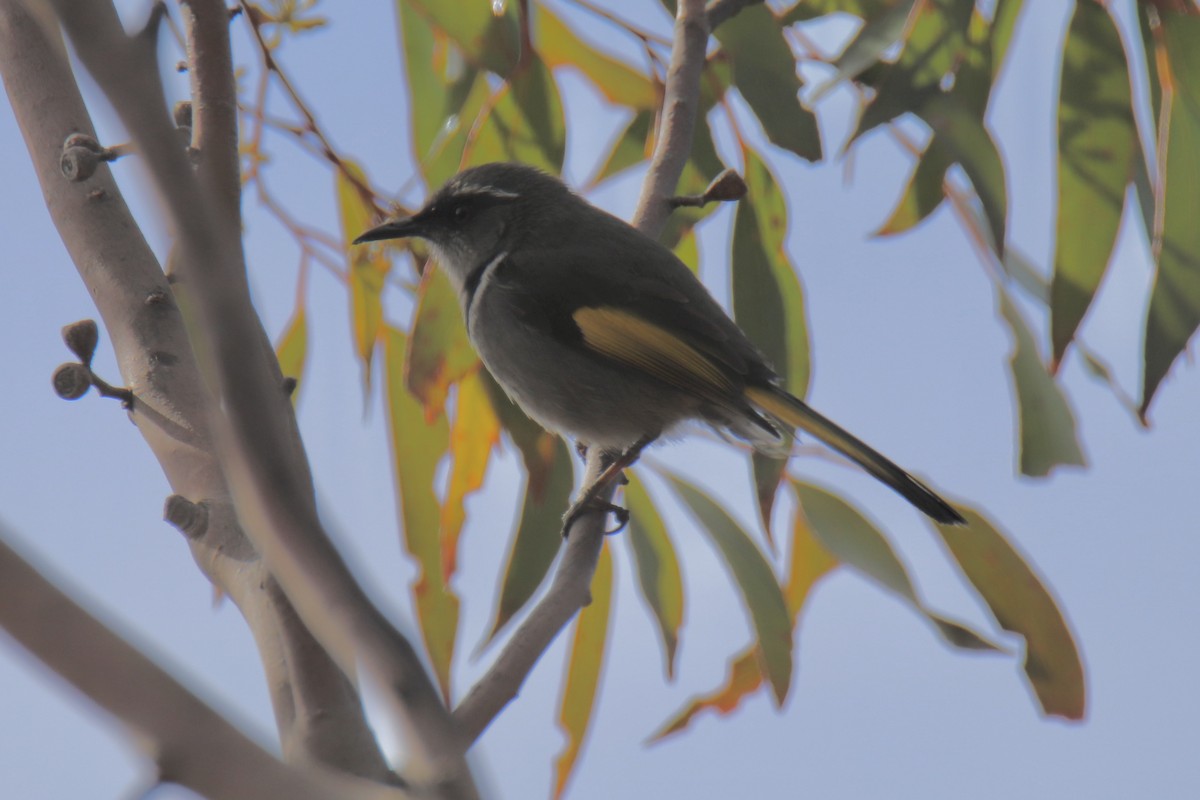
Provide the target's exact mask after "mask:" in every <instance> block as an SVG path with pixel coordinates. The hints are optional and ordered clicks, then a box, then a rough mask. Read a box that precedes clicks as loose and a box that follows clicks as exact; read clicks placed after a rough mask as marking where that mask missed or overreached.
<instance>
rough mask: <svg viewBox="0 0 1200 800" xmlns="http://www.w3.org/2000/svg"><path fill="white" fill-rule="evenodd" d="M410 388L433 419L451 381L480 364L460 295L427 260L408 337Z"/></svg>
mask: <svg viewBox="0 0 1200 800" xmlns="http://www.w3.org/2000/svg"><path fill="white" fill-rule="evenodd" d="M408 348H409V349H408V360H407V361H406V364H407V366H408V374H407V375H405V380H406V381H407V385H408V390H409V391H410V392H412V393H413V394H414V395H415V396H416V397H417V399H419V400H420V401H421V403H422V404H423V405H424V406H425V416H426V417H428V418H430V419H432V418H433V417H435V416H436V415H438V414H441V413H442V409H443V407H444V406H445V405H446V394H447V392H449V391H450V384H452V383H454V382H455V381H457V380H459V379H460V378H462V377H463V376H464V375H466V374H467V373H469V372H471V371H472V370H474V369H476V368H477V367H478V366H479V357H478V356H477V355H475V348H473V347H472V346H471V342H470V340H469V339H468V338H467V329H466V327H465V326H464V325H463V321H462V311H460V310H459V303H458V295H457V294H456V293H455V291H454V287H453V286H451V285H450V280H449V279H448V278H447V277H446V275H445V273H443V272H442V270H440V269H436V268H434V266H433V264H432V263H430V264H426V266H425V271H424V273H422V275H421V284H420V286H419V287H418V288H417V310H416V314H415V315H414V317H413V329H412V334H411V335H410V336H409V340H408Z"/></svg>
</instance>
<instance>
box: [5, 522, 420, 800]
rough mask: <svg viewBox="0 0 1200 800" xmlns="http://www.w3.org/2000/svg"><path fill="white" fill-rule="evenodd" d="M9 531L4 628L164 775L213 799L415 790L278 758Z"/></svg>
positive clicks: (380, 797)
mask: <svg viewBox="0 0 1200 800" xmlns="http://www.w3.org/2000/svg"><path fill="white" fill-rule="evenodd" d="M3 533H4V532H3V531H0V627H3V628H4V630H5V631H7V632H8V633H9V635H11V636H12V637H13V639H15V640H16V641H17V642H18V643H20V644H21V645H22V646H23V647H25V648H26V649H27V650H28V651H29V652H30V653H31V654H33V655H34V656H35V657H36V658H37V659H38V660H40V661H41V662H42V663H43V664H45V665H46V666H48V667H50V668H51V669H53V670H54V671H55V672H56V673H58V675H60V676H61V677H63V678H64V679H66V680H67V681H69V682H70V683H71V684H72V685H73V686H74V687H75V688H77V689H78V690H79V691H81V692H82V693H83V694H85V695H86V696H87V697H88V699H90V700H92V701H93V702H95V703H96V704H98V705H99V706H101V707H102V708H104V709H105V710H106V711H108V712H109V713H110V714H112V715H113V716H115V717H116V718H117V719H119V720H121V722H122V723H124V724H125V725H126V726H127V727H128V728H129V729H130V730H131V731H132V732H133V733H134V734H135V735H136V737H137V739H138V741H139V742H140V743H141V744H142V745H143V746H144V747H145V748H146V749H148V750H149V751H150V753H151V754H152V755H153V757H154V760H155V762H156V763H157V765H158V768H159V780H160V781H162V782H170V783H177V784H179V785H181V786H186V787H188V788H189V789H192V790H193V791H195V792H197V793H198V794H201V795H203V796H205V797H209V798H213V800H225V799H226V798H227V799H228V800H239V799H240V798H245V797H259V798H295V800H310V799H311V800H322V798H329V797H345V798H362V800H367V798H371V799H372V800H375V799H377V800H385V798H393V799H396V798H401V797H407V796H409V795H407V794H404V793H402V792H401V791H400V790H398V789H395V788H390V787H383V786H380V785H378V784H375V783H371V782H367V781H361V780H356V779H350V778H347V777H346V776H338V775H335V774H333V773H331V772H328V771H325V770H316V769H312V768H309V769H306V770H303V771H301V770H297V769H294V768H291V767H288V766H287V765H285V764H283V763H281V762H280V761H278V760H277V759H275V758H274V757H273V756H271V755H270V754H269V753H268V752H266V751H265V750H263V749H262V748H261V747H260V746H259V745H258V744H256V743H255V742H253V741H252V740H251V739H249V738H248V737H247V736H246V735H245V734H243V733H242V732H241V731H239V730H238V729H237V728H235V727H234V726H233V725H231V724H230V723H229V722H228V720H226V719H225V718H224V717H222V716H221V715H220V714H218V713H217V712H216V711H214V710H213V709H212V707H211V706H209V705H208V704H207V703H205V702H204V701H203V700H201V699H200V698H199V697H197V696H196V695H195V694H193V693H192V692H191V691H189V690H188V689H187V688H186V687H185V686H183V685H182V684H180V683H179V682H178V681H177V680H176V679H175V678H174V677H172V676H171V674H170V673H168V672H167V671H166V670H164V669H162V668H161V667H159V666H158V665H157V664H155V663H154V662H153V661H151V660H150V659H149V658H147V657H146V656H145V655H143V654H142V653H141V652H140V651H139V650H138V649H137V648H135V647H134V646H133V645H131V644H130V643H129V642H128V641H126V640H125V639H123V638H122V637H121V636H119V635H118V634H117V633H115V632H114V631H113V630H112V629H111V628H109V627H108V626H107V625H105V624H104V623H103V622H101V621H100V620H98V619H96V618H95V617H93V616H92V615H91V614H89V613H88V612H87V611H86V610H84V608H83V607H82V606H80V605H79V604H78V603H76V602H75V601H74V600H72V599H71V598H70V597H68V596H67V595H66V594H64V593H63V592H62V591H61V590H60V589H58V588H57V587H56V586H55V585H54V584H53V583H52V582H51V581H49V580H48V579H47V578H46V577H45V576H43V575H41V574H40V573H39V572H38V570H37V569H35V568H34V567H33V566H32V565H31V564H30V563H29V562H28V561H26V560H25V559H24V558H22V557H21V556H20V555H19V554H18V553H17V552H16V551H14V550H13V549H12V548H11V547H10V546H9V545H8V544H7V543H6V542H5V541H4V539H5V538H6V537H5V536H4V535H3Z"/></svg>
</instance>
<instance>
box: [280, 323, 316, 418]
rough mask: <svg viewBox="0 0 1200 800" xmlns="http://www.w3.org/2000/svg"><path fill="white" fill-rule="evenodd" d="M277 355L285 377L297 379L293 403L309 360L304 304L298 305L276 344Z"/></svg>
mask: <svg viewBox="0 0 1200 800" xmlns="http://www.w3.org/2000/svg"><path fill="white" fill-rule="evenodd" d="M275 357H276V358H277V359H279V371H280V372H281V373H283V376H284V377H285V378H292V379H294V380H295V381H296V388H295V389H293V390H292V404H293V405H295V403H296V401H297V400H298V399H299V397H300V384H301V383H302V379H303V377H304V364H305V362H306V361H307V360H308V314H307V312H306V311H305V308H304V306H297V307H296V311H295V313H293V314H292V318H291V320H289V321H288V324H287V327H286V328H284V330H283V334H282V335H281V336H280V337H279V341H278V342H277V343H276V345H275Z"/></svg>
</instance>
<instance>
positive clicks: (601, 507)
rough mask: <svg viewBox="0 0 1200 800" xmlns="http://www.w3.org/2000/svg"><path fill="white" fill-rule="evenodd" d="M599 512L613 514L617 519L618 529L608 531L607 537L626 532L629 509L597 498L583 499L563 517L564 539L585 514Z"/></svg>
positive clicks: (573, 504)
mask: <svg viewBox="0 0 1200 800" xmlns="http://www.w3.org/2000/svg"><path fill="white" fill-rule="evenodd" d="M593 511H599V512H601V513H603V514H612V515H613V516H614V517H616V518H617V527H615V528H613V529H611V530H606V531H605V532H604V535H605V536H612V535H613V534H614V533H620V532H621V531H623V530H625V526H626V525H628V524H629V509H627V508H625V507H623V506H619V505H617V504H616V503H610V502H609V501H607V500H601V499H599V498H597V497H592V498H581V499H580V500H577V501H576V502H574V503H572V504H571V507H570V508H568V509H567V513H566V514H564V515H563V527H562V535H563V538H564V539H565V538H567V535H568V534H570V532H571V526H572V525H574V524H575V523H576V522H577V521H578V520H579V518H580V517H582V516H583V515H584V514H587V513H590V512H593Z"/></svg>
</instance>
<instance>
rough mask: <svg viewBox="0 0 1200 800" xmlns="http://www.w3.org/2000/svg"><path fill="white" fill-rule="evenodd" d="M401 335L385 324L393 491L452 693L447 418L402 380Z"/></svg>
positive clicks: (425, 633) (444, 681)
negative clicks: (445, 569) (441, 480)
mask: <svg viewBox="0 0 1200 800" xmlns="http://www.w3.org/2000/svg"><path fill="white" fill-rule="evenodd" d="M405 339H406V337H405V335H404V333H403V332H402V331H399V330H396V329H394V328H391V327H386V328H385V329H384V363H385V367H386V379H387V408H388V415H387V416H388V429H389V431H390V433H391V449H392V465H393V471H394V474H395V476H396V490H397V491H396V496H397V498H398V499H399V502H400V518H401V521H402V523H403V529H404V530H403V534H404V547H405V549H406V550H407V551H408V554H409V556H410V557H411V558H412V559H413V562H414V563H415V564H416V565H417V578H416V580H415V581H414V582H413V585H412V590H413V596H414V598H415V600H416V606H417V622H418V624H419V625H420V627H421V637H422V639H423V640H424V642H425V649H426V651H427V652H428V654H429V660H430V663H431V664H432V665H433V671H434V674H435V675H436V676H437V679H438V683H439V684H440V685H441V687H442V692H443V694H444V696H445V697H446V698H449V697H450V668H451V663H452V661H453V658H454V643H455V639H456V638H457V634H458V611H459V601H458V597H457V596H456V595H455V594H454V592H453V591H452V590H451V589H450V587H449V586H448V585H447V584H446V582H445V581H444V580H443V578H442V563H441V547H440V545H439V541H438V539H439V537H438V530H439V521H440V518H441V506H440V504H439V503H438V501H437V497H436V496H435V495H434V491H433V488H434V479H435V475H436V473H437V467H438V462H440V461H441V459H442V457H443V456H444V455H445V453H446V450H447V449H448V447H449V439H450V433H449V430H448V427H449V426H448V424H447V422H446V419H445V417H439V418H438V419H437V420H435V421H434V422H433V423H427V422H426V420H425V413H424V410H423V409H422V408H421V404H420V403H419V402H418V401H417V399H416V398H415V397H413V396H412V395H411V394H410V393H409V391H408V389H407V388H406V387H405V385H404V366H405V365H404V358H405V352H406V350H407V348H406V343H405Z"/></svg>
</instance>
